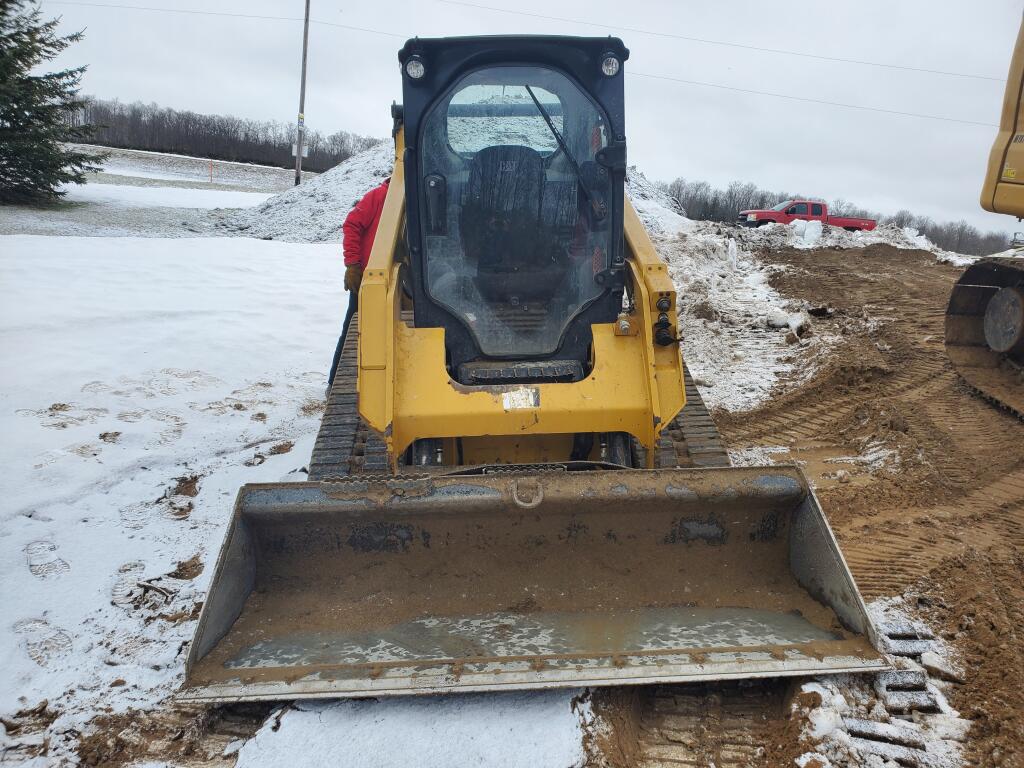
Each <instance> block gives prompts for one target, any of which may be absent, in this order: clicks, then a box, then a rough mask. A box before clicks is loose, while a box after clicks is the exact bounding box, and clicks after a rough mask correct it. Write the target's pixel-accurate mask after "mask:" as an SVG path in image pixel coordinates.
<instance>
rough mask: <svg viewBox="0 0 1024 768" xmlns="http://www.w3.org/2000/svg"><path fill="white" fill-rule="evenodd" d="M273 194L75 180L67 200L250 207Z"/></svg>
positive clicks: (155, 205) (150, 205)
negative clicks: (87, 182)
mask: <svg viewBox="0 0 1024 768" xmlns="http://www.w3.org/2000/svg"><path fill="white" fill-rule="evenodd" d="M271 197H273V195H271V194H264V193H261V192H236V191H233V190H219V189H193V188H190V187H143V186H126V185H121V184H73V185H71V186H69V187H67V195H66V196H65V198H64V199H65V200H70V201H71V202H73V203H91V204H93V205H113V206H120V207H130V208H250V207H252V206H256V205H259V204H260V203H263V202H265V201H266V200H267V199H269V198H271Z"/></svg>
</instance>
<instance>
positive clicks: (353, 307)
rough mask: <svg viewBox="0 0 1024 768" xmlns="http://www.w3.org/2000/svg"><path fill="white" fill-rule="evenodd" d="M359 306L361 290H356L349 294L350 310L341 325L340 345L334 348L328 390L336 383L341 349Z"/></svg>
mask: <svg viewBox="0 0 1024 768" xmlns="http://www.w3.org/2000/svg"><path fill="white" fill-rule="evenodd" d="M358 308H359V292H358V291H355V292H353V293H352V294H351V295H350V296H349V300H348V311H347V312H346V313H345V322H344V324H343V325H342V326H341V336H339V337H338V346H337V347H335V349H334V360H333V361H332V362H331V371H330V373H329V374H328V375H327V391H328V392H330V390H331V387H332V386H333V385H334V374H335V372H337V370H338V363H339V362H341V350H342V349H344V347H345V339H346V338H348V327H349V326H350V325H351V324H352V316H353V315H355V313H356V311H357V309H358Z"/></svg>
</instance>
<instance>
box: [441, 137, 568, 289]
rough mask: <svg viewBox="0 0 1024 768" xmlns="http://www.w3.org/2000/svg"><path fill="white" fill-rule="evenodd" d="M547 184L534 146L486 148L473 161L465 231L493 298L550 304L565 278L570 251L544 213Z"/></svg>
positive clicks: (480, 283)
mask: <svg viewBox="0 0 1024 768" xmlns="http://www.w3.org/2000/svg"><path fill="white" fill-rule="evenodd" d="M544 182H545V173H544V160H543V158H541V156H540V153H539V152H537V150H535V149H532V148H531V147H525V146H517V145H508V144H502V145H497V146H493V147H486V148H484V149H481V150H480V151H479V152H477V153H476V155H474V157H473V160H472V161H471V164H470V168H469V183H468V185H467V190H466V200H465V202H464V203H463V206H462V213H461V217H460V220H459V233H460V236H461V238H462V244H463V248H464V250H465V254H466V260H467V261H468V262H469V263H470V264H475V265H476V283H477V287H478V288H479V289H480V293H482V294H483V296H484V297H485V298H486V299H487V300H488V301H500V302H511V303H529V302H546V301H548V300H549V299H550V298H551V296H552V295H553V294H554V293H555V291H556V290H557V289H558V287H559V284H560V283H561V282H562V279H563V278H564V277H565V272H566V267H567V264H566V257H565V253H564V249H563V248H562V246H561V245H560V244H559V242H558V238H557V237H556V236H555V232H554V231H552V228H551V227H550V226H545V224H544V222H543V220H542V217H541V203H542V200H543V196H544Z"/></svg>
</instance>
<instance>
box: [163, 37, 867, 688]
mask: <svg viewBox="0 0 1024 768" xmlns="http://www.w3.org/2000/svg"><path fill="white" fill-rule="evenodd" d="M627 57H628V51H627V50H626V48H625V46H624V45H623V44H622V42H621V41H619V40H617V39H615V38H570V37H488V38H444V39H437V40H421V39H414V40H410V41H409V42H408V43H407V44H406V45H405V47H403V48H402V50H401V52H400V53H399V63H400V65H401V72H402V78H403V92H404V97H403V98H404V101H405V104H404V107H403V108H401V109H398V108H396V109H395V110H394V114H395V116H396V126H395V145H396V153H395V164H394V170H393V174H392V181H391V184H390V186H389V191H388V193H387V198H386V200H385V203H384V208H383V211H382V214H381V220H380V225H379V227H378V230H377V235H376V238H375V241H374V246H373V251H372V253H371V255H370V260H369V264H368V265H367V268H366V270H365V271H364V275H363V281H362V286H361V288H360V295H359V318H358V332H357V334H352V338H350V339H347V340H346V346H345V350H344V351H343V354H342V356H341V363H340V364H339V367H338V370H337V375H336V377H335V382H334V386H333V389H332V391H331V393H330V397H329V399H328V402H327V406H326V411H325V414H324V417H323V422H322V424H321V428H320V433H319V435H318V437H317V441H316V446H315V448H314V451H313V456H312V457H311V461H310V464H309V479H308V481H306V482H302V483H276V484H268V485H247V486H244V487H243V488H242V489H241V491H240V492H239V495H238V499H237V501H236V504H235V509H234V514H233V516H232V518H231V522H230V524H229V527H228V532H227V536H226V539H225V543H224V546H223V549H222V550H221V554H220V558H219V560H218V562H217V566H216V569H215V573H214V577H213V581H212V583H211V586H210V591H209V595H208V598H207V600H206V602H205V603H204V605H203V612H202V616H201V617H200V621H199V626H198V628H197V630H196V635H195V639H194V641H193V643H192V645H191V647H190V649H189V657H188V662H187V667H186V684H185V689H184V690H183V692H182V694H181V698H183V699H188V700H202V701H238V700H246V699H293V698H302V697H334V696H369V695H373V696H379V695H399V694H415V693H428V692H452V691H493V690H503V689H524V688H545V687H552V686H586V685H627V684H642V683H655V682H674V681H687V680H718V679H735V678H746V677H764V676H779V675H808V674H822V673H830V672H833V673H838V672H844V673H853V672H869V671H875V670H879V669H884V668H885V667H886V665H885V662H884V660H883V659H882V658H881V656H880V654H879V653H878V651H877V650H876V649H877V641H878V638H877V634H876V633H875V630H874V628H873V626H872V624H871V621H870V619H869V618H868V615H867V612H866V610H865V607H864V604H863V602H862V600H861V598H860V595H859V593H858V592H857V588H856V585H855V584H854V582H853V579H852V577H851V575H850V572H849V571H848V570H847V568H846V564H845V563H844V561H843V558H842V555H841V553H840V551H839V548H838V545H837V544H836V541H835V538H834V537H833V535H832V532H831V530H830V529H829V526H828V523H827V521H826V519H825V516H824V514H823V513H822V510H821V508H820V506H819V505H818V502H817V499H816V498H815V496H814V493H813V491H812V490H811V488H810V486H809V485H808V483H807V480H806V478H804V476H803V474H802V473H801V471H800V470H799V469H798V468H796V467H776V466H770V467H731V466H729V460H728V455H727V453H726V451H725V450H724V447H723V446H722V444H721V441H720V439H719V438H718V436H717V432H716V431H715V429H714V425H713V422H712V421H711V419H710V416H709V415H708V414H707V412H706V410H701V403H700V396H699V392H697V390H696V388H695V387H693V386H692V382H689V383H687V381H688V380H687V378H686V373H685V369H684V366H683V359H682V356H681V354H680V349H681V341H680V339H679V336H678V333H677V332H676V325H675V318H676V313H677V309H676V298H677V297H676V290H675V287H674V285H673V283H672V280H671V279H670V277H669V274H668V269H667V266H666V265H665V264H664V262H663V261H662V260H661V259H660V258H659V257H658V254H657V253H656V252H655V250H654V247H653V245H652V243H651V240H650V238H649V237H648V235H647V233H646V231H645V230H644V227H643V225H642V223H641V222H640V220H639V218H638V217H637V215H636V212H635V211H634V210H633V208H632V206H631V205H630V203H629V201H628V199H627V198H626V197H625V196H624V180H625V171H626V146H625V141H626V140H625V127H624V115H625V109H624V102H623V68H624V65H625V62H626V60H627Z"/></svg>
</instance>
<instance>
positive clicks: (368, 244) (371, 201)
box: [327, 178, 391, 394]
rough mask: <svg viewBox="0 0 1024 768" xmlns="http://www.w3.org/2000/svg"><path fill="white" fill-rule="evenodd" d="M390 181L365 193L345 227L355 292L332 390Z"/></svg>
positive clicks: (348, 283)
mask: <svg viewBox="0 0 1024 768" xmlns="http://www.w3.org/2000/svg"><path fill="white" fill-rule="evenodd" d="M390 182H391V179H390V178H388V179H384V183H383V184H381V185H380V186H377V187H374V188H373V189H371V190H370V191H369V192H367V193H366V194H365V195H363V199H362V200H360V201H359V202H358V203H356V204H355V205H354V206H353V207H352V210H351V211H349V212H348V216H346V217H345V223H344V225H342V228H341V229H342V244H341V249H342V251H343V252H344V254H345V290H346V291H349V292H350V293H351V296H349V299H348V311H347V312H346V313H345V322H344V324H343V325H342V327H341V336H340V337H339V338H338V346H337V347H336V348H335V350H334V360H333V362H332V363H331V372H330V373H329V374H328V376H327V393H328V394H330V391H331V386H332V385H333V384H334V374H335V372H336V371H337V369H338V361H339V360H340V359H341V350H342V348H343V347H344V346H345V337H346V336H348V327H349V325H350V324H351V322H352V316H353V315H355V313H356V309H357V308H358V306H359V285H360V283H362V281H363V270H364V269H366V265H367V264H368V263H369V261H370V251H371V250H373V238H374V237H375V236H376V234H377V225H378V224H380V214H381V211H383V210H384V199H385V198H386V197H387V196H388V184H389V183H390Z"/></svg>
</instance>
